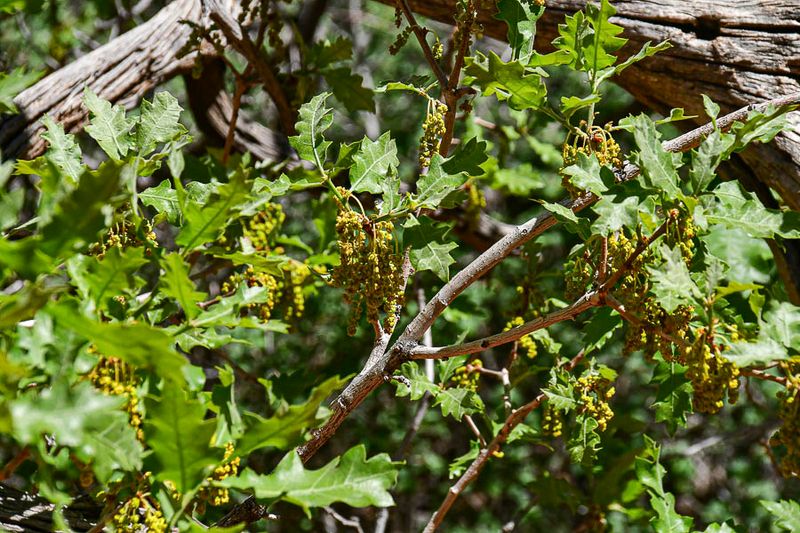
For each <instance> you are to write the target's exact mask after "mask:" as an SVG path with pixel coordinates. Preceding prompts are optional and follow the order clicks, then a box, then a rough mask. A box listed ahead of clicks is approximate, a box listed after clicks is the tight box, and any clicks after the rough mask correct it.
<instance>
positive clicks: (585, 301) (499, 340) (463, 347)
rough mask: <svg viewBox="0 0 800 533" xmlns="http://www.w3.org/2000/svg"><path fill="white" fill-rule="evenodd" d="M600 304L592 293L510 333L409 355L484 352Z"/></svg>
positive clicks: (424, 348) (430, 356)
mask: <svg viewBox="0 0 800 533" xmlns="http://www.w3.org/2000/svg"><path fill="white" fill-rule="evenodd" d="M600 303H601V297H600V293H599V292H597V291H590V292H587V293H586V294H584V295H583V296H581V297H580V298H578V300H576V301H575V303H573V304H572V305H569V306H567V307H565V308H563V309H559V310H557V311H553V312H552V313H549V314H548V315H545V316H543V317H540V318H537V319H535V320H531V321H529V322H526V323H524V324H522V325H521V326H517V327H515V328H511V329H509V330H508V331H503V332H502V333H497V334H496V335H492V336H490V337H486V338H484V339H479V340H475V341H470V342H465V343H463V344H453V345H451V346H444V347H434V348H429V347H427V346H417V347H416V348H414V349H412V350H411V353H410V354H409V355H410V357H411V359H447V358H449V357H455V356H457V355H465V354H472V353H478V352H482V351H483V350H488V349H489V348H494V347H495V346H500V345H501V344H507V343H509V342H514V341H517V340H519V339H521V338H522V337H524V336H525V335H528V334H530V333H533V332H534V331H536V330H539V329H544V328H546V327H549V326H552V325H553V324H557V323H558V322H563V321H564V320H571V319H573V318H575V317H576V316H577V315H579V314H580V313H582V312H584V311H586V310H588V309H591V308H592V307H597V306H598V305H600Z"/></svg>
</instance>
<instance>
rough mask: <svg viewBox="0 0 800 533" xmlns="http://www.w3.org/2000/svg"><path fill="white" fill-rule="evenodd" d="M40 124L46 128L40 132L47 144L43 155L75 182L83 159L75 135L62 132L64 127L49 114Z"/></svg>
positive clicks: (78, 177) (80, 170) (78, 176)
mask: <svg viewBox="0 0 800 533" xmlns="http://www.w3.org/2000/svg"><path fill="white" fill-rule="evenodd" d="M42 124H44V127H45V128H47V131H46V132H43V133H42V139H44V140H45V141H47V142H48V144H49V146H48V148H47V152H46V153H45V157H46V158H47V160H48V161H50V162H51V163H53V164H54V165H55V166H56V168H58V170H60V171H61V173H62V174H63V175H64V176H66V177H67V178H69V179H70V181H71V182H72V183H77V182H78V180H79V179H80V177H81V174H83V161H82V160H81V148H80V146H78V143H76V142H75V136H74V135H72V134H71V133H64V127H63V126H62V125H61V124H58V123H57V122H55V121H54V120H53V118H52V117H51V116H50V115H45V116H44V117H43V118H42Z"/></svg>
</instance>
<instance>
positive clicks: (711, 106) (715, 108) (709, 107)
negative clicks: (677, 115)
mask: <svg viewBox="0 0 800 533" xmlns="http://www.w3.org/2000/svg"><path fill="white" fill-rule="evenodd" d="M701 96H702V97H703V108H704V109H705V110H706V115H708V118H710V119H711V120H713V121H714V123H715V124H716V120H717V117H718V116H719V105H717V104H716V103H714V101H713V100H711V98H709V97H708V95H705V94H703V95H701Z"/></svg>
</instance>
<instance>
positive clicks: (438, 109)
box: [419, 100, 447, 168]
mask: <svg viewBox="0 0 800 533" xmlns="http://www.w3.org/2000/svg"><path fill="white" fill-rule="evenodd" d="M446 113H447V106H446V105H445V104H443V103H441V102H439V101H436V100H428V112H427V113H426V115H425V122H423V123H422V138H421V139H420V141H419V166H421V167H423V168H425V167H428V166H430V164H431V158H432V157H433V154H435V153H436V152H438V151H439V144H440V143H441V142H442V135H444V132H445V129H446V128H445V125H444V116H445V114H446Z"/></svg>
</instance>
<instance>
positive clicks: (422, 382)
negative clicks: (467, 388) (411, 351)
mask: <svg viewBox="0 0 800 533" xmlns="http://www.w3.org/2000/svg"><path fill="white" fill-rule="evenodd" d="M398 374H399V375H401V376H403V377H404V378H405V380H404V381H405V382H407V383H408V384H406V383H405V382H404V381H401V380H393V381H392V382H393V383H394V384H395V385H396V387H397V390H396V392H395V394H397V397H398V398H404V397H406V396H408V397H409V398H410V399H411V400H414V401H416V400H419V399H420V398H422V396H423V395H424V394H425V393H426V392H429V393H431V394H432V395H436V394H437V393H438V392H439V391H440V390H441V389H440V388H439V386H438V385H436V384H434V383H432V382H431V380H429V379H428V376H426V375H425V372H423V371H422V369H421V368H420V366H419V365H418V364H417V363H415V362H412V361H408V362H405V363H403V365H402V366H401V367H400V369H399V370H398Z"/></svg>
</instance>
